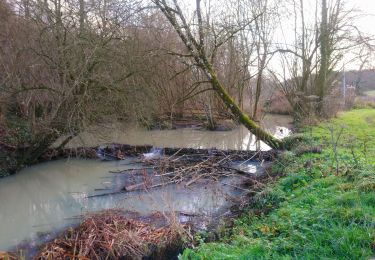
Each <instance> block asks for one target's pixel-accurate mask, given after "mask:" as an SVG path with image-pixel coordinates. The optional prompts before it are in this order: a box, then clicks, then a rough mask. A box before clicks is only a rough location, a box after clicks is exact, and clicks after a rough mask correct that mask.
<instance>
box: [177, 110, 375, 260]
mask: <svg viewBox="0 0 375 260" xmlns="http://www.w3.org/2000/svg"><path fill="white" fill-rule="evenodd" d="M329 129H333V131H332V130H331V131H330V130H329ZM341 129H343V130H342V131H343V132H342V135H341V138H340V139H339V142H338V149H337V159H338V162H339V164H338V166H337V164H336V160H335V153H334V152H333V149H332V141H331V139H332V133H333V137H334V139H335V138H336V137H337V135H338V133H339V132H340V131H341ZM303 135H304V136H305V138H304V139H305V140H309V141H304V143H300V144H299V146H308V145H312V144H314V145H317V144H320V145H323V147H324V148H323V151H322V153H321V154H312V153H305V154H301V155H298V156H297V155H296V154H294V153H293V152H286V153H285V154H284V156H282V158H281V159H280V160H281V161H280V162H277V163H275V166H274V168H275V169H277V170H280V169H282V170H283V173H284V176H283V177H282V178H280V179H279V180H278V181H277V182H276V183H274V184H270V186H269V187H268V188H266V189H265V190H264V191H263V192H262V193H260V194H258V195H256V197H255V198H253V201H252V206H251V207H250V208H249V209H248V210H247V211H246V212H245V213H244V214H243V216H242V217H241V218H239V219H236V220H235V225H234V227H233V228H232V230H231V235H228V236H227V237H224V238H222V239H221V240H220V241H218V242H214V243H204V242H203V243H201V244H200V245H199V246H198V247H197V248H195V249H186V250H185V251H184V252H183V254H182V255H181V256H180V258H181V259H370V258H371V257H374V256H375V251H374V250H375V149H374V148H375V110H374V109H362V110H354V111H350V112H346V113H344V114H342V115H341V116H340V117H339V118H336V119H333V120H330V121H328V122H325V123H322V124H320V125H319V126H316V127H312V128H306V129H304V130H303ZM283 165H284V166H283ZM337 167H338V172H339V174H337V173H336V172H337V171H336V169H337ZM259 209H262V210H264V209H270V211H269V210H268V211H264V212H269V213H267V214H263V213H262V214H259Z"/></svg>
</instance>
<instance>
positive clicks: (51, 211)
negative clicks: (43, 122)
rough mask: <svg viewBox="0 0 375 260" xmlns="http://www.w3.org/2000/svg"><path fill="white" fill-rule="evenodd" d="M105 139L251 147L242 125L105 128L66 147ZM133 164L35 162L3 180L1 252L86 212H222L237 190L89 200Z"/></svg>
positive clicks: (176, 190) (273, 121)
mask: <svg viewBox="0 0 375 260" xmlns="http://www.w3.org/2000/svg"><path fill="white" fill-rule="evenodd" d="M265 122H266V124H268V125H267V128H268V129H269V130H270V131H271V132H275V131H277V129H276V127H277V126H284V127H290V124H291V119H290V118H289V117H282V116H277V117H269V118H268V119H267V120H266V121H265ZM108 142H118V143H127V144H134V145H141V144H151V145H154V146H158V147H192V148H212V147H215V148H219V149H239V150H241V149H253V148H254V140H253V138H252V137H251V135H250V134H249V133H248V131H247V130H246V129H244V128H242V127H238V128H236V129H233V130H231V131H225V132H210V131H202V130H194V129H177V130H154V131H146V130H142V129H134V128H130V129H128V128H124V129H121V128H120V129H118V128H116V129H115V128H107V129H103V128H102V129H100V130H97V131H96V132H95V131H94V132H90V133H85V134H83V135H81V136H80V137H78V138H76V139H75V140H73V141H72V143H70V144H69V145H70V146H81V145H87V146H90V145H97V144H102V143H108ZM262 147H263V149H267V147H266V146H262ZM131 160H133V159H127V160H122V161H113V162H102V161H97V160H83V159H64V160H58V161H51V162H45V163H41V164H38V165H34V166H31V167H28V168H26V169H24V170H22V171H21V172H19V173H18V174H15V175H13V176H9V177H6V178H3V179H0V208H1V210H0V250H3V251H6V250H10V249H14V247H16V246H17V245H19V244H20V243H22V242H24V243H27V244H33V243H34V244H37V243H38V242H40V241H41V240H42V237H45V234H49V233H50V232H55V231H59V230H61V229H63V228H66V227H68V226H71V225H74V224H76V223H78V222H79V220H80V216H81V215H82V214H84V213H87V212H96V211H100V210H103V209H112V208H118V209H125V210H129V211H135V212H139V213H141V214H148V213H151V212H154V211H182V212H187V213H194V214H203V215H212V214H221V213H224V212H225V211H226V210H227V209H228V208H229V207H230V205H231V204H230V200H228V198H230V197H232V196H236V195H237V194H238V193H239V191H238V190H236V189H235V188H233V187H231V186H227V185H223V183H222V182H218V183H210V184H209V185H205V186H200V185H197V186H193V187H189V188H186V187H183V186H178V185H170V186H165V187H163V188H161V189H154V190H151V191H149V192H130V193H120V194H116V195H111V196H102V197H101V196H97V197H91V198H90V196H91V195H98V194H101V193H105V192H106V191H107V190H118V189H120V188H122V187H123V185H124V177H125V176H124V175H121V174H115V173H110V172H113V171H118V170H124V169H129V168H136V167H139V165H138V164H129V163H131V162H132V161H131ZM247 166H249V167H250V168H251V169H252V170H251V171H253V172H254V173H255V172H257V171H259V169H260V168H261V167H260V165H259V163H254V162H253V163H249V164H248V165H247ZM223 181H225V182H232V181H234V182H235V181H236V180H223ZM47 237H48V236H47Z"/></svg>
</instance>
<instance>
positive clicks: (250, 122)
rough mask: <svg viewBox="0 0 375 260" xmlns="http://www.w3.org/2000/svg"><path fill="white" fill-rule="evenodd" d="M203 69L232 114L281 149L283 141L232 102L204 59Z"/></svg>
mask: <svg viewBox="0 0 375 260" xmlns="http://www.w3.org/2000/svg"><path fill="white" fill-rule="evenodd" d="M202 69H203V70H204V72H205V74H206V76H207V78H208V79H209V80H210V82H211V84H212V87H213V89H214V90H215V92H216V93H217V94H218V95H219V97H220V98H221V100H222V101H223V102H224V104H225V105H226V107H227V108H228V109H229V110H230V111H231V112H232V114H233V116H234V117H235V118H236V119H237V120H238V121H239V122H240V123H241V124H242V125H244V126H245V127H246V128H247V129H248V130H249V131H250V132H251V133H252V134H254V135H255V136H256V137H257V138H258V139H260V140H262V141H263V142H264V143H266V144H267V145H269V146H270V147H271V148H274V149H282V148H283V142H282V141H280V140H279V139H277V138H275V137H274V136H272V135H271V134H269V133H268V132H266V131H264V130H263V129H262V128H261V127H260V126H258V125H257V124H256V123H255V122H254V121H253V120H251V119H250V118H249V116H248V115H246V114H245V113H244V112H243V111H242V110H241V109H240V107H239V106H238V105H237V104H236V103H235V102H234V100H233V98H232V97H230V96H229V94H228V92H227V91H226V90H225V88H224V86H223V85H222V84H221V83H220V81H219V80H218V78H217V76H216V73H215V71H214V70H213V69H212V66H211V64H210V63H209V62H208V61H207V60H206V59H205V64H204V67H202Z"/></svg>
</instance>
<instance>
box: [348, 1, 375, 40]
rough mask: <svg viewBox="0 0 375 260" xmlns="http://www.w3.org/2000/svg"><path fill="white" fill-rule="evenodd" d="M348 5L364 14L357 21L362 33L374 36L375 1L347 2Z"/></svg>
mask: <svg viewBox="0 0 375 260" xmlns="http://www.w3.org/2000/svg"><path fill="white" fill-rule="evenodd" d="M347 2H348V4H350V5H352V6H353V7H357V8H359V9H360V10H361V11H362V12H364V13H365V14H366V16H365V17H362V18H361V19H360V20H359V21H358V25H359V26H360V27H361V29H362V30H363V31H364V32H367V33H369V34H373V35H375V0H347Z"/></svg>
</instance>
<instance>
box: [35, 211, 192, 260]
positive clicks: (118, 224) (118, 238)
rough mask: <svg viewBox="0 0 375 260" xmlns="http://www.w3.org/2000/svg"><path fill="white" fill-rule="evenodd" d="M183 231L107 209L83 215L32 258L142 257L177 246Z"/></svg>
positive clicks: (179, 228)
mask: <svg viewBox="0 0 375 260" xmlns="http://www.w3.org/2000/svg"><path fill="white" fill-rule="evenodd" d="M184 232H185V230H184V227H183V226H181V225H178V226H176V224H173V225H168V226H163V227H154V226H152V225H151V224H149V223H146V222H143V221H139V220H134V219H129V218H127V217H125V216H124V215H123V214H121V213H120V212H117V211H109V212H105V213H101V214H95V215H88V216H86V218H85V220H84V221H83V222H82V224H81V225H80V226H79V227H77V228H75V229H70V230H68V231H66V232H65V233H64V234H62V235H61V236H60V237H58V238H56V239H54V240H53V241H52V242H50V243H48V244H47V245H45V246H44V248H43V249H42V250H41V251H40V252H39V254H38V255H37V257H36V258H35V259H39V260H47V259H142V258H143V257H147V256H151V255H153V256H155V254H158V252H159V253H160V252H165V251H166V250H168V248H176V247H178V246H181V241H182V239H181V238H182V236H183V234H184ZM179 243H180V244H179Z"/></svg>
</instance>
